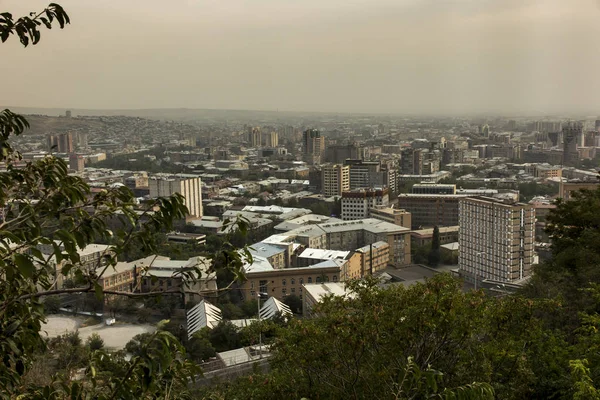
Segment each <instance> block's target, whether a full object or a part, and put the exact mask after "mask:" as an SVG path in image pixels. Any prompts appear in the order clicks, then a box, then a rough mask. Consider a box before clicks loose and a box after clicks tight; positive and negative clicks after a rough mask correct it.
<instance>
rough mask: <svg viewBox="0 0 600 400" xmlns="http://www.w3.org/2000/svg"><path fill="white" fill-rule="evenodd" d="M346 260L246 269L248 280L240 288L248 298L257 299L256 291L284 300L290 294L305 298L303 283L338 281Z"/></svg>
mask: <svg viewBox="0 0 600 400" xmlns="http://www.w3.org/2000/svg"><path fill="white" fill-rule="evenodd" d="M343 265H344V261H339V260H329V261H324V262H321V263H319V264H315V265H312V266H309V267H303V268H283V269H272V268H271V269H264V268H263V269H258V268H256V269H254V268H250V269H247V270H246V281H245V282H243V283H241V284H240V286H239V289H240V291H241V293H242V295H243V296H244V297H245V298H246V299H256V293H257V292H260V293H268V295H269V296H272V297H275V298H276V299H278V300H281V301H284V300H285V297H286V296H288V295H292V294H293V295H296V296H298V297H299V298H301V299H302V298H303V296H304V293H303V288H302V285H304V284H308V283H321V282H338V281H339V280H340V276H341V271H342V267H343Z"/></svg>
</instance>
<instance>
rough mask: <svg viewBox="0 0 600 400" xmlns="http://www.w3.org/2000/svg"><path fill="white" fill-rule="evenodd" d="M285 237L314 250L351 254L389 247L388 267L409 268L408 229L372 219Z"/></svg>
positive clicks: (299, 231) (308, 229) (312, 228)
mask: <svg viewBox="0 0 600 400" xmlns="http://www.w3.org/2000/svg"><path fill="white" fill-rule="evenodd" d="M287 235H289V236H291V237H294V240H295V241H297V242H299V243H302V244H304V245H306V246H307V247H311V248H315V249H331V250H348V251H354V250H356V249H358V248H360V247H363V246H366V245H368V244H371V243H375V242H379V241H383V242H386V243H388V244H389V246H390V263H391V264H396V265H406V264H410V229H408V228H405V227H402V226H399V225H395V224H390V223H389V222H385V221H380V220H378V219H375V218H366V219H361V220H355V221H342V222H332V223H326V224H318V225H312V226H309V227H303V228H298V229H293V230H291V231H289V232H287ZM307 243H310V244H307Z"/></svg>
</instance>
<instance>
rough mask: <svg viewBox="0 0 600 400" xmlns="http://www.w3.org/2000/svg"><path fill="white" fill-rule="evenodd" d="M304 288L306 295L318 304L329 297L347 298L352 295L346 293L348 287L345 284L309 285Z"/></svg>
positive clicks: (325, 283)
mask: <svg viewBox="0 0 600 400" xmlns="http://www.w3.org/2000/svg"><path fill="white" fill-rule="evenodd" d="M302 286H303V287H304V293H305V294H306V295H310V296H311V297H312V298H313V299H315V301H317V302H319V301H320V300H321V298H323V297H324V296H327V295H334V296H345V295H348V294H350V292H348V291H346V285H345V284H344V283H343V282H324V283H309V284H304V285H302Z"/></svg>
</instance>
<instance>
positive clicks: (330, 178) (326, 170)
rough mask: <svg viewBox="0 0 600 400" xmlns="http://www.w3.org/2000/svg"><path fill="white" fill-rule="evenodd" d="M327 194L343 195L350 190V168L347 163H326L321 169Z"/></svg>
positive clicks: (324, 191)
mask: <svg viewBox="0 0 600 400" xmlns="http://www.w3.org/2000/svg"><path fill="white" fill-rule="evenodd" d="M321 173H322V175H323V178H322V185H323V194H324V195H325V196H341V195H342V193H343V192H346V191H348V190H350V168H349V167H348V166H347V165H341V164H334V165H325V166H323V168H322V169H321Z"/></svg>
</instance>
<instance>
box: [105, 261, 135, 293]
mask: <svg viewBox="0 0 600 400" xmlns="http://www.w3.org/2000/svg"><path fill="white" fill-rule="evenodd" d="M96 271H97V273H98V274H101V273H102V276H100V277H99V278H98V284H99V285H100V286H101V287H102V288H103V289H104V290H114V291H118V292H128V293H133V292H135V291H136V283H137V273H136V269H135V268H134V266H133V265H132V264H131V263H127V262H119V263H117V264H116V265H115V266H114V267H109V268H106V269H105V268H98V269H97V270H96Z"/></svg>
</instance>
